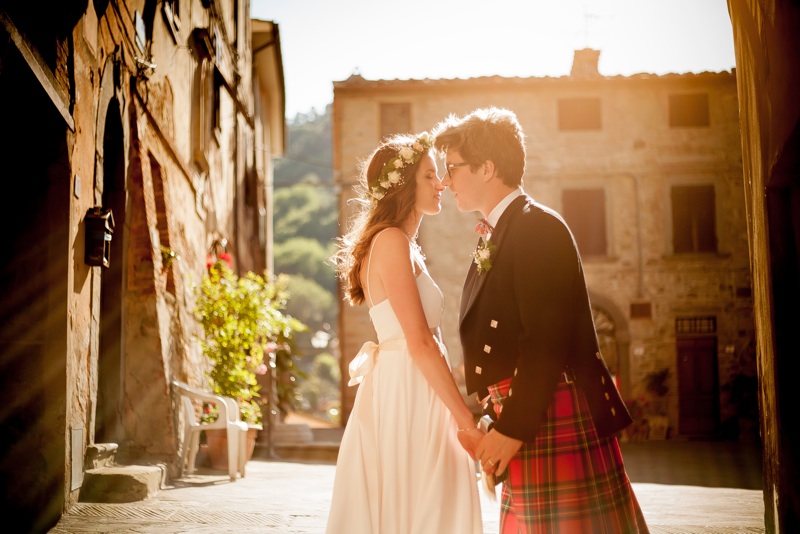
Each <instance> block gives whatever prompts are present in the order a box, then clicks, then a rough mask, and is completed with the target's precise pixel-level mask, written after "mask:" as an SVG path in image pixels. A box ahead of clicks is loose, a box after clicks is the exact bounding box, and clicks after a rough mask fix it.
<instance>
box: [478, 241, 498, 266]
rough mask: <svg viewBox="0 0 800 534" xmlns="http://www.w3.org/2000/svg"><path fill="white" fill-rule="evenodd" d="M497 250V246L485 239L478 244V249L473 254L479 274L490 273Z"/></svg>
mask: <svg viewBox="0 0 800 534" xmlns="http://www.w3.org/2000/svg"><path fill="white" fill-rule="evenodd" d="M496 248H497V245H495V244H494V243H492V242H491V241H487V240H485V239H481V241H480V243H478V248H476V249H475V252H473V253H472V261H474V262H475V265H477V266H478V274H483V273H485V272H489V269H491V268H492V254H493V253H494V251H495V249H496Z"/></svg>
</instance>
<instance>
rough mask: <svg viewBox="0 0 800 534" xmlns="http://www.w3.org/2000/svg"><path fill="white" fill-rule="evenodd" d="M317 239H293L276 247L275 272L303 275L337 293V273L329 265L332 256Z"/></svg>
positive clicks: (328, 249)
mask: <svg viewBox="0 0 800 534" xmlns="http://www.w3.org/2000/svg"><path fill="white" fill-rule="evenodd" d="M331 252H332V251H331V250H330V248H325V247H324V246H323V245H322V243H320V242H319V241H317V240H316V239H312V238H308V237H291V238H289V239H287V240H286V241H285V242H283V243H277V244H276V245H275V251H274V254H275V270H276V271H277V272H280V273H285V274H294V275H302V276H304V277H306V278H309V279H311V280H314V281H315V282H316V283H317V284H319V285H320V286H322V287H324V288H325V289H326V290H327V291H329V292H331V293H334V292H335V291H336V273H335V272H334V270H333V267H332V266H331V265H330V264H329V263H327V259H328V258H329V257H330V255H331Z"/></svg>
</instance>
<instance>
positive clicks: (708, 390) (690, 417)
mask: <svg viewBox="0 0 800 534" xmlns="http://www.w3.org/2000/svg"><path fill="white" fill-rule="evenodd" d="M677 348H678V399H679V401H678V406H679V414H678V417H679V419H678V433H679V434H680V435H683V436H711V435H713V434H716V433H717V432H718V431H719V380H718V374H717V338H716V337H697V338H678V341H677Z"/></svg>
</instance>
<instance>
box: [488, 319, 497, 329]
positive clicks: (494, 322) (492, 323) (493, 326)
mask: <svg viewBox="0 0 800 534" xmlns="http://www.w3.org/2000/svg"><path fill="white" fill-rule="evenodd" d="M489 326H491V327H492V328H497V321H495V320H494V319H492V322H491V323H489Z"/></svg>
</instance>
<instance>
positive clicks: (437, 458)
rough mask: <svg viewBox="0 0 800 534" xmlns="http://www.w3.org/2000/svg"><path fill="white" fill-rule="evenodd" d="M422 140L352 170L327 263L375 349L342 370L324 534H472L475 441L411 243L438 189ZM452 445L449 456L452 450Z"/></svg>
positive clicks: (436, 293) (401, 141) (431, 285)
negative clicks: (370, 331) (344, 220)
mask: <svg viewBox="0 0 800 534" xmlns="http://www.w3.org/2000/svg"><path fill="white" fill-rule="evenodd" d="M431 146H432V137H431V136H430V135H429V134H427V133H423V134H420V135H418V136H410V135H397V136H394V137H391V138H389V139H386V140H384V142H383V143H382V144H381V145H380V146H379V147H378V148H377V149H376V150H375V151H374V152H373V153H372V155H371V156H370V158H368V159H367V160H366V162H365V163H364V165H363V166H362V169H361V177H360V187H359V192H360V193H361V196H360V198H359V199H358V202H359V206H360V208H359V210H358V213H357V214H356V215H355V216H354V218H353V219H352V220H351V223H350V226H349V229H348V230H349V231H348V233H347V234H346V235H345V236H344V237H343V238H342V239H341V240H340V243H339V249H338V250H337V252H336V253H335V254H334V256H333V258H332V259H333V262H334V264H335V266H336V269H337V273H338V275H339V277H340V279H341V280H342V282H343V284H344V286H345V295H346V297H347V299H348V300H349V301H350V303H351V304H354V305H360V304H364V303H366V304H367V305H368V306H369V315H370V319H371V320H372V324H373V326H374V327H375V331H376V333H377V338H378V341H377V343H375V342H372V341H368V342H366V343H364V346H363V347H362V348H361V350H360V351H359V353H358V355H357V356H356V357H355V358H354V359H353V361H352V362H351V363H350V377H351V378H350V383H349V384H350V385H351V386H352V385H356V384H360V385H359V389H358V392H357V394H356V398H355V403H354V406H353V411H352V413H351V414H350V418H349V420H348V422H347V427H346V428H345V432H344V436H343V437H342V443H341V447H340V449H339V457H338V460H337V463H336V476H335V481H334V486H333V497H332V502H331V510H330V515H329V517H328V525H327V532H328V533H330V534H342V533H348V534H350V533H361V532H363V533H381V534H388V533H423V534H427V533H431V532H458V533H479V532H482V524H481V514H480V502H479V499H478V492H477V478H476V473H475V464H474V462H473V461H472V460H471V459H470V456H472V457H473V459H474V451H475V447H476V446H477V443H478V441H479V440H480V438H481V436H482V433H481V431H480V430H478V429H477V428H476V427H475V424H474V420H473V415H472V412H471V411H470V409H469V408H468V407H467V405H466V404H465V402H464V400H463V398H462V397H461V393H460V392H459V390H458V387H457V386H456V383H455V380H454V379H453V376H452V374H451V372H450V364H449V361H448V359H447V353H446V351H445V347H444V344H443V342H442V339H441V333H440V331H439V324H440V321H441V316H442V311H443V306H444V299H443V296H442V292H441V290H440V289H439V287H438V286H437V285H436V283H435V282H434V281H433V279H432V278H431V277H430V275H429V274H428V271H427V269H426V267H425V257H424V255H423V254H422V251H421V249H420V247H419V245H417V243H416V237H417V232H418V230H419V225H420V222H421V221H422V217H423V216H424V215H435V214H437V213H439V211H440V210H441V194H442V191H443V190H444V186H443V185H442V182H441V180H440V179H439V176H438V174H437V167H436V161H435V160H434V158H433V156H432V154H431ZM459 445H460V446H459Z"/></svg>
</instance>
